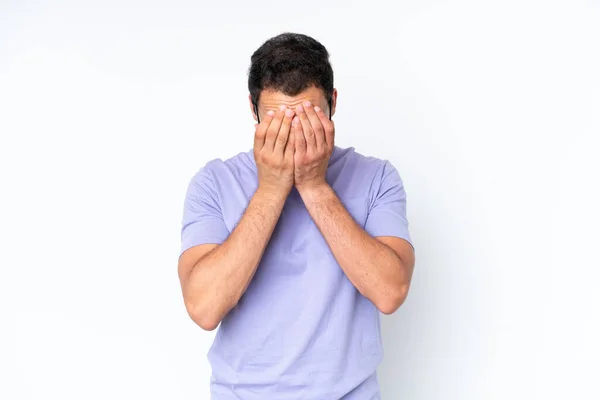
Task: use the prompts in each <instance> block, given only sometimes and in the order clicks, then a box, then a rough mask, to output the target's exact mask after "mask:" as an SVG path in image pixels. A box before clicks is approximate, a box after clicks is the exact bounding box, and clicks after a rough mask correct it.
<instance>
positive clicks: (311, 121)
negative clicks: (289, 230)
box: [292, 101, 335, 191]
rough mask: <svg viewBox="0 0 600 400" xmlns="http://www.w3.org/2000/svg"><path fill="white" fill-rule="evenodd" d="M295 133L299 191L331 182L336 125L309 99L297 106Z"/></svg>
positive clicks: (293, 124)
mask: <svg viewBox="0 0 600 400" xmlns="http://www.w3.org/2000/svg"><path fill="white" fill-rule="evenodd" d="M292 130H293V133H294V135H295V139H296V143H295V147H296V151H295V153H294V185H295V186H296V188H297V189H298V191H303V190H309V189H313V188H318V187H321V186H323V185H327V180H326V179H325V174H326V172H327V166H328V164H329V158H330V157H331V153H332V152H333V141H334V134H335V127H334V124H333V121H331V120H329V119H328V118H327V116H326V115H325V113H324V112H323V110H322V109H321V108H320V107H318V106H315V107H313V105H312V103H311V102H309V101H306V102H305V103H304V104H303V105H298V106H296V117H294V120H293V122H292Z"/></svg>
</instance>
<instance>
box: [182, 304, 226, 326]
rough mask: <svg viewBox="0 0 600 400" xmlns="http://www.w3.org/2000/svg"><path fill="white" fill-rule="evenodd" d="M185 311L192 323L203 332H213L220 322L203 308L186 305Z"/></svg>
mask: <svg viewBox="0 0 600 400" xmlns="http://www.w3.org/2000/svg"><path fill="white" fill-rule="evenodd" d="M186 309H187V312H188V314H189V316H190V318H191V319H192V321H194V322H195V323H196V325H198V326H199V327H200V328H202V329H204V330H205V331H214V330H215V329H216V328H217V326H219V323H220V322H221V318H220V317H219V316H218V315H216V314H215V313H214V312H210V311H208V310H206V309H205V308H203V307H198V306H194V305H190V304H186Z"/></svg>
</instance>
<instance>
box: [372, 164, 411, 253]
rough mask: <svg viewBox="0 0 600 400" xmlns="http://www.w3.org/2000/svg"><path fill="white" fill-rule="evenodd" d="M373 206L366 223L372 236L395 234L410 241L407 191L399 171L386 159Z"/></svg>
mask: <svg viewBox="0 0 600 400" xmlns="http://www.w3.org/2000/svg"><path fill="white" fill-rule="evenodd" d="M376 190H377V193H376V194H375V196H374V200H373V203H372V206H371V208H370V210H369V214H368V216H367V221H366V223H365V231H367V233H369V234H370V235H371V236H373V237H376V236H395V237H399V238H402V239H404V240H406V241H408V242H409V243H410V245H411V246H413V249H414V245H413V243H412V239H411V237H410V232H409V231H408V220H407V219H406V192H405V190H404V184H403V183H402V179H401V178H400V175H399V174H398V171H397V170H396V168H394V166H393V165H392V164H391V163H390V162H389V161H385V162H384V165H383V169H382V174H381V183H380V185H379V188H378V189H376Z"/></svg>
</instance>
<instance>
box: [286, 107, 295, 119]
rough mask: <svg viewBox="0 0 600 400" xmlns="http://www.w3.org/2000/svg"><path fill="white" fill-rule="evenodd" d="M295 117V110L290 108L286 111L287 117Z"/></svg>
mask: <svg viewBox="0 0 600 400" xmlns="http://www.w3.org/2000/svg"><path fill="white" fill-rule="evenodd" d="M292 115H294V110H290V109H289V108H288V109H287V110H286V111H285V116H286V117H288V118H291V116H292Z"/></svg>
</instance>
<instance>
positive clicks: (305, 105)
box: [304, 101, 312, 107]
mask: <svg viewBox="0 0 600 400" xmlns="http://www.w3.org/2000/svg"><path fill="white" fill-rule="evenodd" d="M310 106H312V103H311V102H310V101H305V102H304V107H310Z"/></svg>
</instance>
